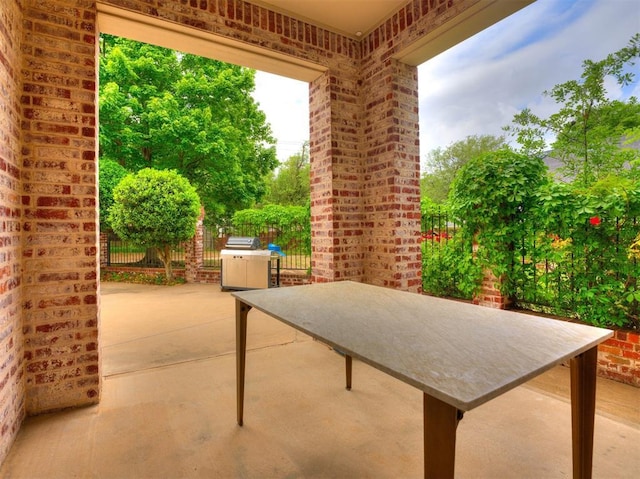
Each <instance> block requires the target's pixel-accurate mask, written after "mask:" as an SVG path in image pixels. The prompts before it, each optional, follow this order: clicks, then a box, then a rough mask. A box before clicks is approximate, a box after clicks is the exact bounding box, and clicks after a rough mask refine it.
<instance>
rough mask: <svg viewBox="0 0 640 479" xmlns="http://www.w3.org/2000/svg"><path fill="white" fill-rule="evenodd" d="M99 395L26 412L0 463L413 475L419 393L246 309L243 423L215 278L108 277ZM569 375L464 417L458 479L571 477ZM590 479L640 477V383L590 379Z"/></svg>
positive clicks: (8, 477)
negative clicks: (349, 364) (161, 281)
mask: <svg viewBox="0 0 640 479" xmlns="http://www.w3.org/2000/svg"><path fill="white" fill-rule="evenodd" d="M101 288H102V292H101V348H102V371H103V375H104V379H103V388H102V400H101V402H100V404H99V405H96V406H93V407H87V408H81V409H74V410H67V411H63V412H59V413H55V414H48V415H42V416H38V417H32V418H28V419H27V420H26V421H25V423H24V425H23V427H22V430H21V431H20V433H19V435H18V438H17V440H16V442H15V444H14V446H13V448H12V450H11V451H10V454H9V456H8V458H7V459H6V461H5V462H4V464H3V465H2V467H1V468H0V477H2V478H4V479H17V478H25V479H38V478H47V479H54V478H64V479H67V478H289V479H293V478H418V477H421V476H422V474H423V472H422V471H423V464H422V395H421V392H420V391H418V390H416V389H414V388H412V387H410V386H408V385H406V384H404V383H402V382H400V381H398V380H395V379H393V378H391V377H389V376H387V375H386V374H383V373H381V372H378V371H376V370H375V369H373V368H371V367H369V366H367V365H364V364H362V363H359V362H357V361H354V366H353V368H354V369H353V381H354V385H353V390H352V391H350V392H348V391H346V390H345V389H344V369H343V368H344V361H343V358H342V357H340V356H339V355H338V354H336V353H335V352H333V351H331V350H329V349H328V348H327V347H326V346H324V345H322V344H320V343H318V342H316V341H313V340H311V339H310V338H308V337H307V336H305V335H303V334H302V333H298V332H296V331H295V330H293V329H291V328H289V327H287V326H285V325H283V324H281V323H279V322H278V321H276V320H274V319H272V318H269V317H268V316H266V315H264V314H262V313H260V312H257V311H252V312H251V313H250V314H249V334H248V348H249V352H248V353H247V381H246V398H245V425H244V427H239V426H237V425H236V416H235V404H236V397H235V323H234V301H233V298H232V297H231V295H230V293H223V292H221V291H220V289H219V287H217V286H215V285H180V286H173V287H162V286H148V285H133V284H122V283H103V284H102V287H101ZM568 373H569V371H568V369H567V368H563V367H557V368H555V369H553V370H551V371H549V372H547V373H545V374H544V375H542V376H541V377H539V378H537V379H535V380H533V381H531V382H529V383H527V384H526V385H524V386H521V387H518V388H516V389H514V390H512V391H510V392H508V393H506V394H504V395H503V396H501V397H499V398H497V399H495V400H493V401H491V402H489V403H487V404H485V405H483V406H481V407H479V408H477V409H475V410H473V411H471V412H469V413H467V414H466V415H465V417H464V419H463V420H462V422H461V423H460V425H459V428H458V440H457V449H456V451H457V460H456V477H459V478H564V477H571V425H570V424H571V418H570V404H569V399H568V386H569V376H568ZM597 398H598V399H597V408H598V409H597V415H596V433H595V453H594V477H595V478H633V477H638V471H640V390H638V389H636V388H633V387H631V386H625V385H622V384H619V383H615V382H612V381H609V380H604V379H599V380H598V389H597Z"/></svg>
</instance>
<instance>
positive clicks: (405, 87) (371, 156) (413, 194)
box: [362, 58, 422, 292]
mask: <svg viewBox="0 0 640 479" xmlns="http://www.w3.org/2000/svg"><path fill="white" fill-rule="evenodd" d="M363 78H364V80H363V88H362V96H363V105H364V118H365V121H364V124H363V128H364V131H363V132H364V138H363V140H364V142H363V143H364V144H363V148H362V150H363V155H364V177H363V180H364V185H363V186H364V188H363V191H364V214H365V220H364V231H365V236H364V245H365V251H366V257H365V277H366V282H368V283H371V284H378V285H380V286H387V287H391V288H395V289H402V290H406V291H414V292H418V291H420V290H421V287H422V278H421V272H422V259H421V250H420V241H419V238H420V151H419V119H418V75H417V69H416V67H412V66H409V65H405V64H403V63H400V62H398V61H395V60H393V59H387V60H386V61H379V60H377V59H375V58H369V60H368V63H367V64H366V65H365V66H364V68H363Z"/></svg>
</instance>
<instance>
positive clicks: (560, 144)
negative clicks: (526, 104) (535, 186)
mask: <svg viewBox="0 0 640 479" xmlns="http://www.w3.org/2000/svg"><path fill="white" fill-rule="evenodd" d="M639 57H640V34H636V35H634V36H633V37H632V38H631V40H630V41H629V44H628V45H627V46H626V47H624V48H622V49H620V50H618V51H617V52H614V53H611V54H609V55H608V56H607V57H606V58H605V59H603V60H601V61H597V62H595V61H592V60H585V61H584V62H583V64H582V66H583V72H582V75H581V77H580V79H578V80H569V81H566V82H564V83H560V84H558V85H556V86H554V87H553V88H552V89H551V90H549V91H546V92H544V94H545V95H546V96H549V97H550V98H552V99H553V100H555V102H556V103H557V104H558V106H559V109H558V110H557V111H556V112H555V113H553V114H551V115H549V117H548V118H542V117H539V116H537V115H536V114H534V113H533V112H532V111H531V110H530V109H528V108H527V109H524V110H522V111H521V112H520V113H518V114H517V115H515V116H514V119H513V125H512V126H509V127H506V128H505V129H506V130H507V131H510V132H511V133H512V134H513V135H514V136H515V137H516V139H517V141H518V143H520V145H521V152H522V153H524V154H526V155H529V156H543V155H544V152H545V150H546V148H547V146H546V145H547V139H548V137H550V138H551V140H552V143H551V149H552V152H551V155H552V156H554V157H556V158H558V159H559V160H560V161H561V162H562V165H563V166H562V169H561V173H562V174H563V175H564V176H565V177H566V178H569V179H571V181H573V182H575V183H576V184H577V185H579V186H581V187H588V186H591V185H592V184H594V183H595V182H597V181H598V180H601V179H603V178H605V177H606V176H608V175H610V174H615V175H619V174H622V173H625V172H624V170H623V166H629V167H630V168H629V169H628V170H627V171H626V173H627V176H628V175H636V176H637V175H638V171H637V170H638V168H640V165H638V164H637V162H638V158H639V156H638V151H637V150H631V149H628V148H621V144H622V143H623V142H624V139H625V137H626V136H628V135H631V134H633V133H634V132H636V131H637V129H638V128H639V127H640V105H639V104H638V102H637V99H636V98H634V97H631V98H630V99H629V101H628V102H620V101H616V100H612V99H611V98H610V97H609V95H608V92H607V89H606V85H607V80H608V79H610V78H612V79H615V81H616V82H617V83H618V85H620V86H622V87H624V86H626V85H629V84H630V83H631V82H632V81H633V79H634V76H635V75H634V72H633V70H631V67H632V66H633V65H635V63H636V61H637V59H638V58H639Z"/></svg>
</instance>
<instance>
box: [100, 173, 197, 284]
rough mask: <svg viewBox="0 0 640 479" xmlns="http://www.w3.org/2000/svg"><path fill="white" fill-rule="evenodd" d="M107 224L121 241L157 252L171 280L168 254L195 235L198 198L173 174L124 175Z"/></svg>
mask: <svg viewBox="0 0 640 479" xmlns="http://www.w3.org/2000/svg"><path fill="white" fill-rule="evenodd" d="M113 199H114V204H113V206H112V207H111V209H110V214H109V222H110V223H111V226H112V227H113V230H114V232H115V233H116V234H117V235H118V236H119V237H120V238H122V239H123V240H128V241H131V242H133V243H136V244H139V245H144V246H147V247H153V248H156V249H157V251H158V256H159V257H160V259H161V260H162V262H163V264H164V265H165V274H166V276H167V278H168V279H169V280H170V279H172V268H171V250H172V249H173V248H174V247H176V246H177V245H179V244H180V243H182V242H184V241H187V240H189V239H191V238H192V237H193V235H194V234H195V228H196V222H197V220H198V217H199V216H200V198H199V197H198V193H197V192H196V190H195V188H194V187H193V186H191V184H189V181H188V180H187V179H186V178H184V177H182V176H181V175H180V174H178V173H177V172H176V171H173V170H163V171H158V170H153V169H151V168H145V169H142V170H140V171H139V172H137V173H135V174H129V175H127V176H126V177H125V178H124V179H123V180H122V181H121V182H120V183H119V184H118V186H116V187H115V188H114V190H113Z"/></svg>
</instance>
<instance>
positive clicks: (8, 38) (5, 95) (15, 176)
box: [0, 0, 25, 464]
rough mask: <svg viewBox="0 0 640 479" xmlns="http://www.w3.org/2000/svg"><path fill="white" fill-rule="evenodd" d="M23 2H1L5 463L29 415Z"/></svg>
mask: <svg viewBox="0 0 640 479" xmlns="http://www.w3.org/2000/svg"><path fill="white" fill-rule="evenodd" d="M22 24H23V18H22V7H21V5H20V3H19V2H16V1H14V0H2V4H1V6H0V92H1V93H0V464H1V463H2V461H3V460H4V458H5V457H6V455H7V453H8V452H9V448H10V447H11V444H12V443H13V440H14V439H15V437H16V435H17V434H18V430H19V428H20V424H21V422H22V419H23V418H24V416H25V392H24V387H25V385H24V339H23V335H22V324H23V323H22V311H21V303H22V301H23V295H22V245H21V241H22V232H21V229H22V226H21V223H22V219H21V217H22V207H21V199H22V198H21V194H22V185H21V182H20V176H21V172H20V168H21V163H22V161H21V157H20V151H21V132H20V122H21V118H20V101H19V100H20V97H21V95H22V91H21V78H22V71H21V68H20V65H21V62H20V43H21V40H20V39H21V36H22Z"/></svg>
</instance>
